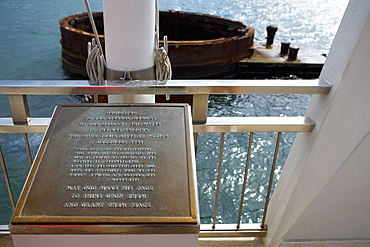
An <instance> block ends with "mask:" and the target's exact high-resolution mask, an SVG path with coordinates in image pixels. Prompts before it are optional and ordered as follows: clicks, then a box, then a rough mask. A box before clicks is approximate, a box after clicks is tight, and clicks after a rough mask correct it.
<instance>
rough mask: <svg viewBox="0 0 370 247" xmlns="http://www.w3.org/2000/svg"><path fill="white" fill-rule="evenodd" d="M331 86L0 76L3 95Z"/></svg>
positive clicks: (320, 87)
mask: <svg viewBox="0 0 370 247" xmlns="http://www.w3.org/2000/svg"><path fill="white" fill-rule="evenodd" d="M330 88H331V85H330V84H329V83H328V82H325V81H319V80H170V81H128V82H125V81H99V82H94V81H88V80H42V81H41V80H12V81H10V80H0V94H4V95H84V94H195V95H197V94H327V93H328V92H329V91H330Z"/></svg>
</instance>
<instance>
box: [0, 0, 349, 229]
mask: <svg viewBox="0 0 370 247" xmlns="http://www.w3.org/2000/svg"><path fill="white" fill-rule="evenodd" d="M348 1H349V0H302V1H296V0H266V1H261V0H214V1H207V0H159V8H160V10H178V11H189V12H199V13H208V14H213V15H219V16H223V17H226V18H230V19H233V20H239V21H242V22H244V23H247V24H249V25H251V26H252V27H253V28H255V39H257V40H264V39H265V37H266V26H268V25H277V26H278V28H279V29H278V32H277V34H276V37H275V39H276V40H280V41H289V42H291V44H292V45H294V46H299V45H308V46H312V47H314V48H317V49H320V50H322V52H323V53H325V54H326V53H328V52H329V50H330V46H331V43H332V41H333V39H334V36H335V33H336V31H337V29H338V26H339V24H340V21H341V18H342V16H343V13H344V10H345V8H346V6H347V4H348ZM90 5H91V8H92V9H93V11H101V10H102V9H103V6H102V0H90ZM82 12H86V9H85V5H84V1H83V0H80V1H75V0H65V1H57V0H49V1H46V2H45V1H40V0H34V1H25V0H2V1H0V21H1V22H0V23H1V25H0V37H1V38H0V51H1V55H0V65H1V66H0V80H62V79H67V80H68V79H79V78H74V77H73V76H71V75H69V74H68V73H67V72H66V71H64V70H63V68H62V62H61V47H60V43H59V40H60V32H59V22H58V21H59V19H61V18H63V17H64V16H67V15H72V14H76V13H82ZM292 77H294V75H292ZM309 99H310V96H305V95H303V96H302V95H279V96H276V95H220V96H214V95H212V96H210V104H209V116H235V117H237V116H239V117H240V116H302V115H304V113H305V109H306V106H307V105H308V103H309ZM28 100H29V106H30V114H31V116H32V117H50V115H51V114H52V112H53V109H54V107H55V105H56V104H57V103H60V102H65V103H68V102H83V98H82V97H81V96H30V97H28ZM0 117H10V109H9V105H8V100H7V97H6V96H3V95H0ZM276 135H277V134H276V133H271V134H270V133H267V134H261V133H256V134H255V137H254V141H253V154H252V159H251V170H250V172H249V177H248V186H247V189H246V196H245V201H244V211H243V218H242V222H243V223H257V222H259V221H260V220H261V217H262V214H263V211H262V209H263V205H264V198H265V195H266V189H267V187H266V184H267V181H268V176H269V168H270V167H271V164H272V156H273V153H272V152H273V149H274V146H275V138H276ZM28 136H29V141H30V145H31V151H32V154H33V157H34V156H35V154H36V152H37V149H38V146H39V144H40V142H41V139H42V134H29V135H28ZM294 136H295V135H294V134H287V133H284V134H283V139H282V146H281V148H280V152H279V159H278V164H277V168H276V170H275V175H276V176H275V182H276V181H277V180H278V178H279V174H280V172H281V170H282V168H283V164H284V161H285V159H286V157H287V154H288V153H289V149H290V146H291V144H292V142H293V140H294ZM198 141H199V143H198V144H199V150H198V153H197V170H198V172H199V174H202V176H198V190H199V198H200V211H201V212H200V213H201V221H202V223H211V222H212V219H211V218H212V215H213V207H212V205H213V204H214V197H215V186H216V182H215V179H216V176H217V165H218V156H219V148H220V134H203V135H200V136H199V140H198ZM248 141H249V133H236V134H227V135H226V145H225V147H226V148H225V155H224V157H223V162H224V169H223V173H222V185H221V195H220V205H219V210H218V211H219V213H218V217H217V222H218V223H235V222H236V215H237V213H236V212H237V210H238V207H239V198H240V192H241V189H242V188H241V187H242V186H241V184H242V181H243V174H244V167H245V159H246V152H247V148H248ZM0 145H1V150H2V152H3V154H4V158H5V162H6V165H7V169H8V173H9V176H10V181H11V185H12V189H13V193H14V196H15V200H17V199H18V197H19V194H20V192H21V189H22V186H23V183H24V181H25V179H26V177H27V174H28V170H29V163H28V161H27V156H26V154H25V146H24V140H23V136H22V135H21V134H0ZM61 155H63V154H61ZM0 173H1V174H0V225H5V224H8V223H9V219H10V217H11V214H12V210H11V205H10V202H9V197H8V194H7V190H6V186H5V182H4V179H3V174H2V172H0Z"/></svg>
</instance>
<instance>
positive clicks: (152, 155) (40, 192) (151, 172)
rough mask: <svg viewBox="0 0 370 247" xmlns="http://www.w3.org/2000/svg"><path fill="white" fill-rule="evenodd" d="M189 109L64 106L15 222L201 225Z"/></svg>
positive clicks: (44, 143)
mask: <svg viewBox="0 0 370 247" xmlns="http://www.w3.org/2000/svg"><path fill="white" fill-rule="evenodd" d="M190 118H191V117H190V110H189V106H188V105H184V104H174V105H164V104H146V105H141V104H135V105H130V104H129V105H120V104H117V105H112V104H60V105H58V106H57V107H56V110H55V112H54V114H53V117H52V120H51V123H50V125H49V128H48V130H47V131H46V134H45V137H44V139H43V141H42V144H41V146H40V149H39V151H38V153H37V156H36V158H35V161H34V164H33V166H32V168H31V171H30V174H29V177H28V179H27V181H26V184H25V187H24V189H23V191H22V194H21V196H20V199H19V201H18V205H17V207H16V210H15V213H14V215H13V218H12V222H11V223H12V224H13V225H16V224H94V223H97V224H133V223H135V224H166V223H173V224H197V223H198V210H197V198H196V184H195V183H196V181H195V169H194V167H195V164H194V151H193V138H192V135H193V133H192V129H191V128H192V125H191V119H190Z"/></svg>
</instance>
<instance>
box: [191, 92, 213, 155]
mask: <svg viewBox="0 0 370 247" xmlns="http://www.w3.org/2000/svg"><path fill="white" fill-rule="evenodd" d="M208 96H209V95H208V94H194V95H193V104H192V109H191V112H192V120H193V124H202V123H205V122H207V116H208ZM197 140H198V134H197V133H195V134H194V145H195V146H194V147H195V153H197V150H198V144H197Z"/></svg>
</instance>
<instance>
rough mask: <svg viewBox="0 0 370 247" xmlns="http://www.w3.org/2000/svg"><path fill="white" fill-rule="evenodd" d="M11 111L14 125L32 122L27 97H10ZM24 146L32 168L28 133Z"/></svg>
mask: <svg viewBox="0 0 370 247" xmlns="http://www.w3.org/2000/svg"><path fill="white" fill-rule="evenodd" d="M8 100H9V105H10V111H11V113H12V119H13V123H14V124H28V123H29V121H30V111H29V108H28V101H27V96H26V95H8ZM23 139H24V144H25V146H26V152H27V158H28V162H29V164H30V166H31V165H32V154H31V149H30V145H29V142H28V136H27V133H24V134H23Z"/></svg>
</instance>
